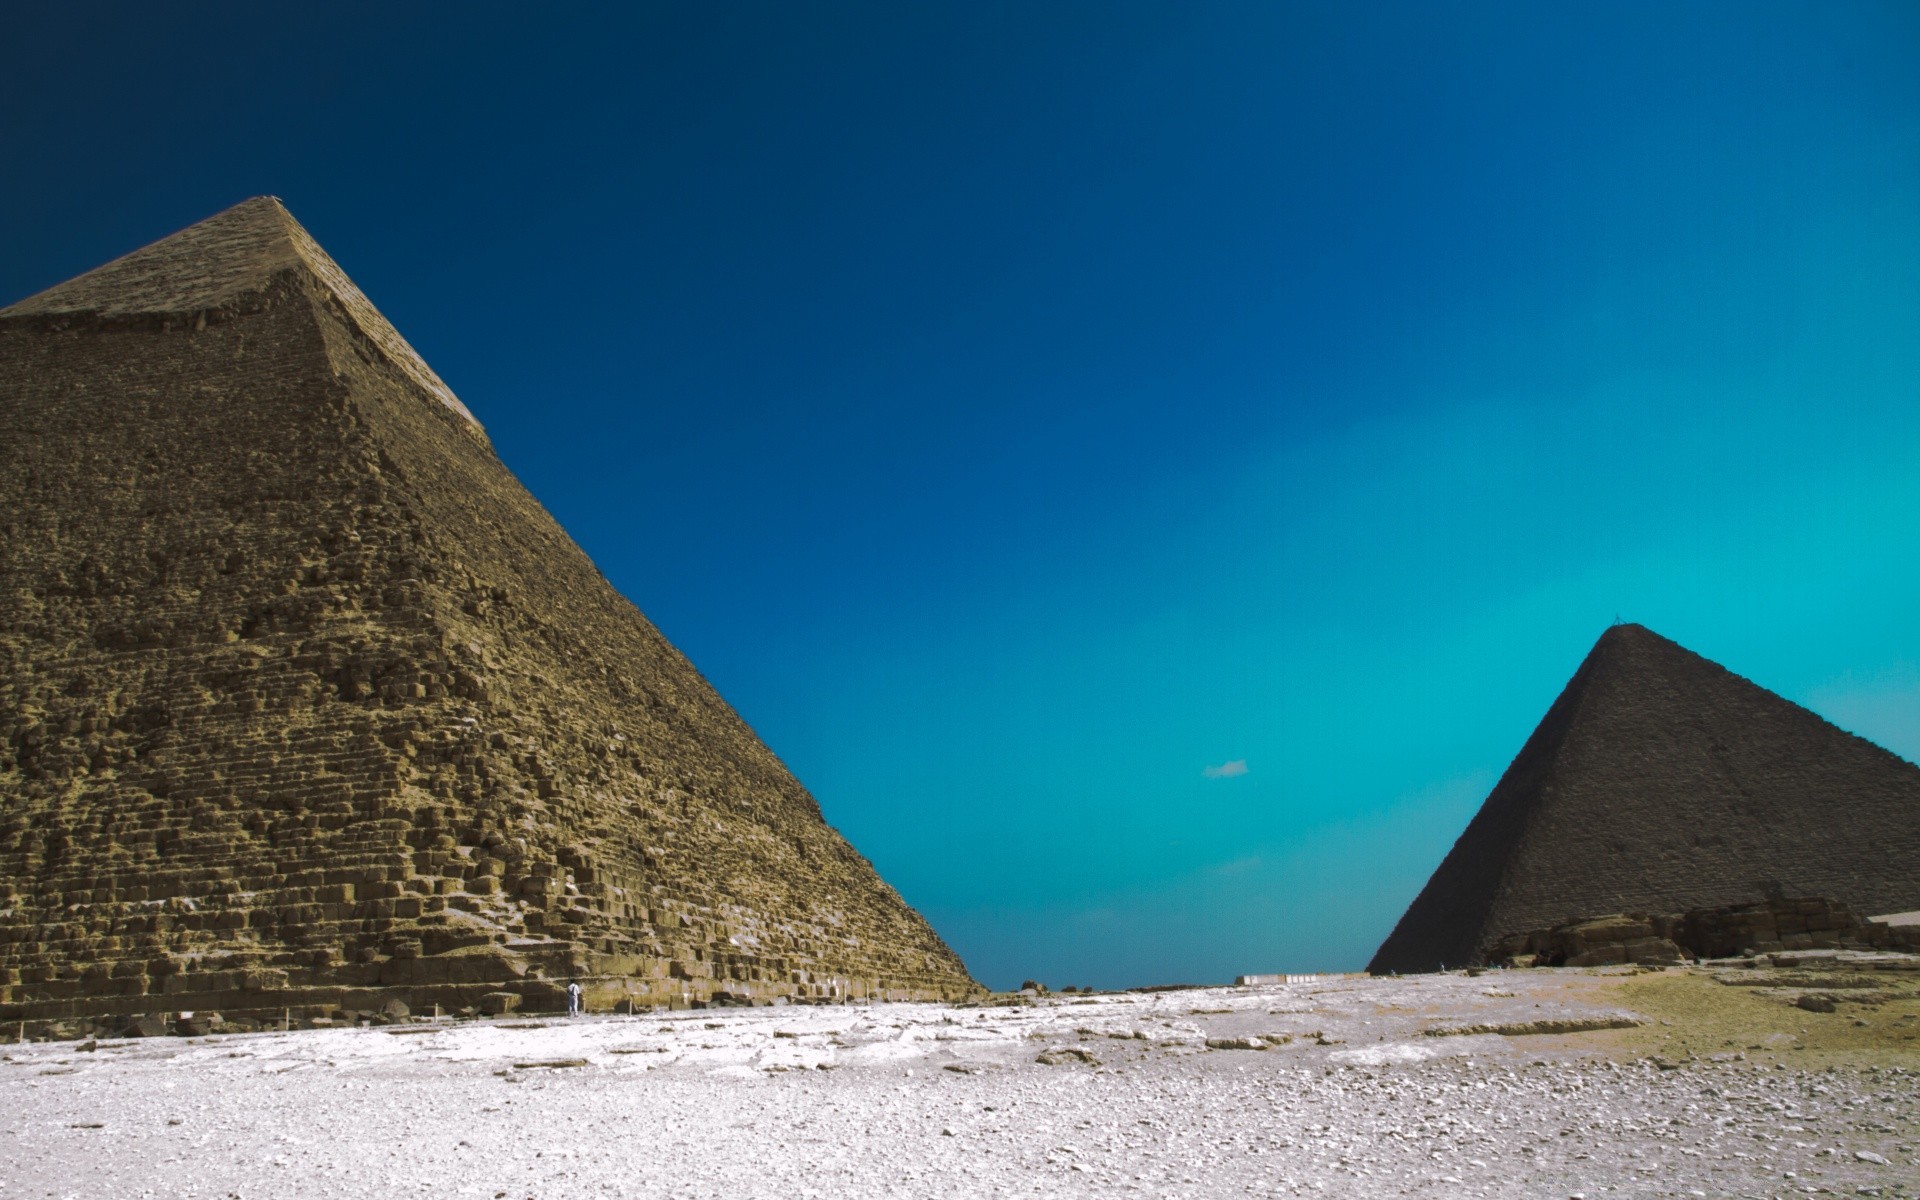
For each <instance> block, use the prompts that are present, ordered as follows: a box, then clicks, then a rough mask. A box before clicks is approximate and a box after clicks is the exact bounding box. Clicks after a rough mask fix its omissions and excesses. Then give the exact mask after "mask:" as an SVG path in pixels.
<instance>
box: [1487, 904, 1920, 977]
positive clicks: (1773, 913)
mask: <svg viewBox="0 0 1920 1200" xmlns="http://www.w3.org/2000/svg"><path fill="white" fill-rule="evenodd" d="M1795 950H1862V951H1865V950H1893V951H1900V952H1906V953H1912V952H1920V927H1911V926H1895V925H1888V924H1884V923H1881V922H1876V921H1868V920H1865V919H1863V918H1861V917H1860V916H1859V915H1858V914H1856V913H1855V912H1854V911H1853V909H1852V908H1850V907H1849V906H1848V905H1846V904H1844V903H1841V902H1840V901H1837V900H1830V899H1826V898H1824V897H1818V896H1815V897H1795V898H1779V897H1776V898H1774V899H1770V900H1763V901H1759V902H1757V903H1753V904H1735V905H1726V906H1723V907H1719V908H1702V909H1694V910H1692V911H1691V912H1685V913H1664V914H1646V913H1620V914H1613V915H1609V916H1603V917H1594V918H1590V919H1586V920H1580V921H1568V922H1565V923H1563V924H1560V925H1556V926H1554V927H1552V928H1551V929H1536V930H1533V931H1531V932H1528V933H1517V934H1509V935H1507V936H1505V937H1503V938H1500V939H1498V940H1496V941H1494V942H1491V943H1489V944H1488V945H1487V946H1485V947H1483V948H1482V949H1481V950H1480V952H1479V953H1477V954H1476V955H1474V956H1473V958H1472V960H1471V961H1470V962H1468V963H1462V964H1459V965H1462V966H1469V965H1486V964H1494V965H1500V964H1505V965H1510V966H1525V967H1533V966H1545V967H1561V966H1565V967H1595V966H1604V965H1607V964H1610V963H1640V964H1646V965H1656V966H1665V965H1670V964H1673V963H1679V962H1684V961H1687V960H1689V959H1694V958H1731V957H1734V956H1736V955H1754V954H1780V953H1787V952H1791V951H1795Z"/></svg>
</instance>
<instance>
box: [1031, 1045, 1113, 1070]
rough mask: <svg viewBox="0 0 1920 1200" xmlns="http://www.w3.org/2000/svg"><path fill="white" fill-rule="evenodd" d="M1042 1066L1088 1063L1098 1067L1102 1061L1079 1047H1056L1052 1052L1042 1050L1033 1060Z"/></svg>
mask: <svg viewBox="0 0 1920 1200" xmlns="http://www.w3.org/2000/svg"><path fill="white" fill-rule="evenodd" d="M1033 1061H1035V1062H1037V1063H1039V1064H1041V1065H1042V1066H1048V1067H1060V1066H1066V1065H1068V1064H1071V1063H1086V1064H1087V1065H1088V1066H1093V1067H1097V1066H1099V1065H1100V1060H1099V1059H1097V1058H1095V1057H1094V1056H1093V1055H1092V1054H1090V1053H1088V1052H1087V1051H1085V1050H1082V1049H1081V1048H1080V1047H1078V1046H1055V1047H1053V1048H1052V1049H1051V1050H1042V1051H1041V1052H1040V1053H1039V1055H1038V1056H1037V1057H1036V1058H1035V1059H1034V1060H1033Z"/></svg>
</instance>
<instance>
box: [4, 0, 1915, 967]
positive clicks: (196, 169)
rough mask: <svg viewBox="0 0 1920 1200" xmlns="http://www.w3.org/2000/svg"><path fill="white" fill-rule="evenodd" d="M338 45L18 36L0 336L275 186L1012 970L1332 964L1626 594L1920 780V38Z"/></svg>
mask: <svg viewBox="0 0 1920 1200" xmlns="http://www.w3.org/2000/svg"><path fill="white" fill-rule="evenodd" d="M324 7H325V8H326V11H325V12H324V13H309V14H306V15H302V16H278V15H270V13H269V10H266V9H261V8H259V7H258V6H237V5H221V4H214V5H210V6H207V7H206V8H205V9H204V11H197V12H196V13H195V14H194V15H193V16H192V17H190V18H189V17H183V16H182V15H181V14H180V13H178V12H173V11H170V10H169V11H164V12H163V11H160V10H155V9H152V8H151V7H150V6H131V5H128V6H125V7H124V8H122V9H121V10H120V11H118V12H117V13H113V14H111V17H112V19H104V18H101V17H100V16H98V15H97V14H96V15H89V16H86V17H84V18H80V17H74V16H71V15H68V14H66V13H64V12H59V11H55V6H44V7H43V8H41V9H39V10H30V11H26V12H24V13H21V14H15V15H14V16H13V17H12V18H11V20H12V25H11V26H10V29H11V33H10V36H9V38H8V39H7V41H6V42H5V43H4V44H0V103H4V108H5V111H6V112H8V114H9V120H8V121H7V122H6V123H5V125H4V126H0V162H4V163H5V164H6V171H7V175H8V186H7V187H5V188H4V189H0V229H4V230H5V232H4V234H0V303H4V302H10V301H11V300H13V299H16V298H18V297H20V296H24V295H26V294H28V293H31V292H33V291H37V290H39V289H40V288H42V287H45V286H47V285H50V284H52V283H54V282H57V281H59V280H60V279H63V278H66V277H68V276H70V275H73V274H75V273H77V272H79V271H81V270H84V269H86V268H88V267H91V266H93V265H96V264H98V263H99V262H102V261H104V260H106V259H108V258H111V257H113V256H115V255H117V254H120V253H124V252H125V251H127V250H129V249H132V248H133V247H135V246H138V245H140V244H142V243H144V242H147V241H150V240H152V239H153V238H155V237H157V236H160V235H162V234H164V233H167V232H170V231H172V230H174V229H177V228H179V227H181V226H183V225H186V224H189V223H191V222H192V221H194V220H197V219H198V218H200V217H202V216H205V215H208V214H210V213H212V212H214V211H216V210H218V209H220V208H224V207H226V206H227V205H229V204H232V203H234V202H235V201H237V200H240V199H242V198H244V197H246V196H249V195H254V194H259V193H263V192H268V193H273V194H276V195H279V196H281V197H282V198H284V199H285V200H286V201H287V203H288V205H289V207H290V208H291V209H292V210H293V212H294V214H295V215H296V216H297V217H299V218H300V220H301V221H302V222H303V223H304V224H305V225H306V226H307V227H308V228H309V229H310V230H311V231H312V232H313V233H314V235H315V236H316V237H317V238H318V239H319V240H320V242H321V243H322V244H323V245H324V246H326V247H327V248H328V250H329V251H330V252H331V253H332V254H333V256H334V257H335V258H336V259H338V260H339V261H340V263H341V264H342V266H344V267H345V268H346V270H347V271H348V273H349V274H351V275H352V276H353V277H354V278H355V280H356V281H357V282H358V283H359V284H360V286H361V287H362V288H363V289H364V290H365V291H366V292H367V293H368V294H369V296H371V297H372V299H373V300H374V302H375V303H376V304H378V305H379V306H380V307H381V309H382V310H383V311H384V312H385V313H386V314H387V315H388V316H389V317H390V318H391V319H392V320H393V321H394V323H395V324H396V325H397V326H398V327H399V328H400V329H401V331H402V332H403V333H404V334H405V335H406V336H407V337H408V338H409V339H410V340H411V341H412V342H413V343H414V345H415V346H416V347H418V348H419V349H420V350H421V352H422V353H423V354H424V355H425V357H426V358H427V360H428V361H429V362H431V363H432V364H433V366H434V367H435V369H436V370H437V371H438V372H439V373H440V374H441V375H442V376H443V377H444V378H445V379H446V380H447V381H448V382H449V383H450V384H451V385H452V386H453V388H454V389H455V390H456V391H457V392H458V393H459V394H460V396H461V397H462V399H463V400H465V402H466V403H467V404H468V406H469V407H470V408H472V409H473V411H474V413H475V414H476V415H477V416H478V417H479V418H480V420H481V421H482V422H483V423H484V424H485V425H486V426H487V428H488V430H489V432H490V434H491V435H492V437H493V439H494V442H495V445H496V447H497V448H498V450H499V452H500V454H501V456H502V457H503V458H504V459H505V460H506V462H507V463H508V465H509V466H511V467H512V468H513V469H514V470H515V471H516V472H517V473H518V474H519V475H520V477H521V478H522V479H523V480H524V481H525V482H526V483H527V485H528V487H529V488H531V489H532V491H533V492H534V494H535V495H536V496H538V497H540V499H541V500H542V501H543V502H544V503H545V504H546V505H547V506H548V507H549V508H550V509H551V510H552V511H553V513H554V514H555V515H556V516H557V517H558V518H559V519H560V521H561V522H562V523H563V524H564V525H565V526H566V527H567V529H568V530H569V531H570V532H571V533H572V534H573V535H574V537H575V538H576V539H577V540H578V541H580V543H581V544H582V545H583V546H585V547H586V549H587V550H588V551H589V553H591V554H592V555H593V556H594V558H595V560H596V561H597V562H598V563H599V564H600V566H601V567H602V569H603V570H604V571H605V572H606V573H607V575H608V577H609V578H610V579H612V580H613V582H614V583H615V584H616V585H617V586H618V587H620V588H621V589H622V590H623V591H624V592H625V593H626V594H627V595H629V596H630V597H632V598H633V600H634V601H635V602H636V603H637V604H638V605H639V606H640V607H641V609H642V610H643V611H645V612H646V613H647V614H648V616H649V617H651V618H652V619H653V620H654V621H655V623H656V624H658V625H659V626H660V627H661V629H662V630H663V632H665V633H666V634H667V636H668V637H669V638H671V639H672V640H673V641H674V642H675V643H676V644H677V645H679V646H680V647H681V648H682V649H683V650H685V651H686V652H687V653H688V655H689V656H690V657H691V658H692V659H693V660H694V662H695V663H696V664H697V665H698V666H699V667H700V668H701V669H702V670H703V671H704V672H705V673H706V674H707V676H708V677H709V678H710V679H712V680H713V681H714V683H715V684H716V685H717V686H718V687H719V688H720V690H721V692H722V693H723V694H724V695H726V696H727V697H728V699H729V700H731V701H732V703H733V704H734V705H735V706H736V707H737V708H738V709H739V710H740V711H741V712H742V714H743V715H744V716H745V717H746V718H747V719H748V720H749V721H750V722H751V723H752V724H753V725H754V727H755V728H756V729H757V730H758V731H759V732H760V733H761V735H762V736H763V737H764V738H765V739H766V740H767V741H768V742H769V744H770V745H772V747H773V748H774V750H775V751H776V752H777V753H779V754H780V755H781V756H782V757H783V758H784V759H785V760H786V762H787V763H788V764H789V765H790V766H791V767H792V768H793V769H794V771H795V772H796V773H797V774H798V775H799V776H800V778H801V779H802V780H803V781H804V782H805V783H806V784H807V785H808V786H809V787H810V788H812V789H813V791H814V792H815V794H816V795H817V796H818V797H819V799H820V801H821V804H822V807H823V808H824V809H825V811H826V813H827V816H828V819H829V820H831V821H832V822H833V823H834V824H835V825H836V826H838V827H839V828H840V829H841V830H842V831H843V832H845V833H846V834H847V835H848V836H849V837H850V838H851V839H852V840H853V841H854V843H855V844H856V845H857V846H858V847H859V848H860V849H861V850H862V851H863V852H865V853H866V854H867V855H868V856H869V857H870V858H872V859H873V861H874V862H875V864H876V865H877V866H878V867H879V868H880V870H881V872H882V873H883V874H884V875H885V876H886V877H887V878H888V879H889V880H890V881H891V882H892V883H893V884H894V885H895V886H896V887H898V888H899V889H900V890H901V892H902V893H903V894H904V895H905V896H906V897H907V899H908V900H909V901H911V902H912V903H914V904H915V905H916V906H918V907H919V908H920V909H921V910H922V911H923V912H925V913H926V914H927V916H928V917H929V918H930V919H931V920H932V921H933V923H934V925H935V926H936V928H938V929H939V930H940V931H941V932H942V934H944V935H945V936H946V937H947V939H948V940H949V942H951V943H952V944H953V945H954V947H955V948H956V949H957V950H958V951H960V953H961V954H962V956H963V957H964V958H965V959H966V960H967V962H968V964H969V965H970V966H971V967H972V968H973V970H974V972H975V974H976V975H977V976H978V977H979V978H981V979H982V980H983V981H985V982H988V983H991V984H995V985H999V986H1005V985H1008V984H1012V983H1017V982H1018V981H1019V980H1020V979H1021V978H1024V977H1036V978H1040V979H1043V980H1045V981H1047V982H1050V983H1052V984H1054V985H1055V986H1059V985H1062V984H1092V985H1124V984H1133V983H1145V982H1165V981H1174V980H1187V979H1191V980H1219V979H1223V978H1227V977H1229V976H1231V975H1233V974H1234V973H1236V972H1240V971H1264V970H1286V969H1295V970H1302V969H1314V968H1321V969H1352V968H1357V967H1359V966H1360V965H1362V964H1363V963H1364V962H1365V960H1366V958H1367V957H1368V956H1369V954H1370V953H1371V952H1372V950H1373V948H1374V947H1375V945H1377V943H1378V942H1379V940H1380V938H1381V937H1383V936H1384V935H1385V933H1386V932H1387V930H1388V929H1389V928H1390V927H1391V925H1392V923H1393V921H1394V919H1395V918H1396V917H1397V916H1398V914H1399V912H1400V911H1401V909H1402V908H1403V907H1404V906H1405V904H1406V903H1407V901H1408V900H1410V899H1411V897H1412V896H1413V894H1414V893H1415V892H1416V891H1417V890H1418V888H1419V886H1420V885H1421V883H1422V882H1424V880H1425V877H1426V875H1427V873H1428V872H1429V871H1431V870H1432V868H1433V866H1434V865H1435V864H1436V863H1437V862H1438V861H1439V859H1440V857H1441V856H1442V855H1443V854H1444V853H1445V851H1446V849H1447V848H1448V846H1449V845H1450V844H1451V842H1452V839H1453V838H1454V837H1455V836H1456V835H1457V833H1458V832H1459V830H1460V829H1461V828H1462V827H1463V826H1464V824H1465V822H1466V820H1467V818H1468V817H1469V816H1470V815H1471V814H1472V812H1473V810H1474V809H1475V807H1476V806H1477V805H1478V803H1479V801H1480V800H1481V799H1482V798H1483V797H1484V795H1485V793H1486V791H1487V790H1488V788H1489V787H1491V785H1492V783H1493V781H1494V780H1495V779H1496V778H1497V777H1498V775H1499V772H1500V771H1501V769H1502V768H1503V767H1504V766H1505V764H1506V762H1507V760H1508V759H1509V758H1510V757H1511V756H1512V755H1513V753H1514V752H1515V751H1516V750H1517V749H1518V748H1519V746H1520V744H1521V743H1522V742H1523V741H1524V740H1525V738H1526V735H1527V733H1528V732H1529V731H1530V730H1531V729H1532V726H1533V724H1534V722H1535V721H1536V720H1538V718H1539V717H1540V715H1541V714H1542V713H1543V712H1544V711H1545V709H1546V707H1547V705H1548V704H1549V703H1550V702H1551V701H1552V699H1553V697H1554V696H1555V695H1556V694H1557V692H1558V690H1559V688H1560V687H1561V685H1562V684H1563V683H1564V682H1565V680H1566V678H1567V676H1568V675H1569V674H1570V673H1571V672H1572V670H1573V669H1574V667H1575V666H1576V665H1577V664H1578V662H1579V660H1580V658H1581V656H1582V655H1583V654H1584V653H1585V652H1586V650H1587V648H1588V647H1589V646H1590V645H1591V643H1592V642H1593V640H1594V639H1595V638H1596V637H1597V636H1598V635H1599V634H1600V632H1601V631H1602V630H1603V629H1604V628H1605V627H1606V625H1607V624H1608V623H1609V622H1611V621H1612V620H1613V619H1614V618H1615V617H1616V616H1618V617H1620V618H1622V619H1626V620H1633V621H1639V622H1642V623H1644V624H1647V625H1649V626H1651V627H1652V628H1654V629H1656V630H1658V631H1660V632H1662V633H1664V634H1666V635H1667V636H1669V637H1672V638H1674V639H1676V640H1678V641H1680V642H1681V643H1682V644H1684V645H1686V646H1689V647H1690V648H1692V649H1694V650H1697V651H1699V652H1700V653H1703V654H1705V655H1707V656H1709V657H1711V658H1714V659H1715V660H1717V661H1719V662H1721V663H1723V664H1725V665H1726V666H1728V667H1730V668H1731V669H1733V670H1735V671H1737V672H1739V673H1741V674H1743V675H1746V676H1748V677H1749V678H1751V679H1753V680H1755V681H1756V682H1758V683H1761V684H1762V685H1764V686H1767V687H1769V688H1772V689H1774V690H1776V691H1779V692H1781V693H1782V694H1784V695H1786V696H1788V697H1790V698H1792V699H1795V700H1797V701H1800V702H1801V703H1804V704H1807V705H1809V706H1810V707H1812V708H1814V709H1815V710H1816V711H1818V712H1820V713H1822V714H1823V715H1826V716H1827V717H1829V718H1830V719H1833V720H1835V721H1837V722H1839V723H1840V724H1842V725H1844V726H1845V727H1847V728H1849V729H1852V730H1854V731H1856V732H1858V733H1861V734H1863V735H1865V736H1868V737H1871V738H1873V739H1874V740H1876V741H1879V742H1880V743H1881V744H1883V745H1885V746H1887V747H1889V748H1891V749H1893V750H1895V751H1896V752H1898V753H1900V754H1902V755H1904V756H1905V757H1907V758H1909V759H1916V758H1920V621H1916V620H1915V617H1916V615H1917V614H1920V554H1917V553H1916V550H1917V549H1920V547H1917V546H1916V541H1917V540H1920V535H1917V531H1920V404H1916V401H1917V400H1920V333H1916V331H1917V330H1920V270H1916V269H1915V265H1916V263H1920V71H1915V70H1914V69H1913V64H1914V63H1915V62H1916V61H1920V8H1916V7H1914V6H1913V5H1911V4H1908V3H1888V4H1874V3H1849V4H1845V5H1832V4H1780V3H1728V4H1709V3H1695V4H1688V5H1681V6H1673V5H1666V4H1645V5H1637V4H1608V5H1585V6H1562V5H1537V4H1515V5H1475V4H1457V5H1445V6H1436V5H1405V6H1402V5H1394V4H1373V5H1364V6H1356V5H1351V4H1327V5H1312V4H1279V3H1246V4H1228V3H1192V4H1180V5H1166V4H1129V3H1118V2H1109V0H1102V2H1099V3H1084V4H1076V3H1050V4H1041V5H1033V4H1017V5H1016V4H992V3H966V4H958V3H955V4H914V5H900V4H893V3H884V4H871V5H867V4H825V5H785V4H782V5H774V4H725V3H721V4H691V3H689V4H676V5H650V4H636V5H628V6H619V7H609V8H607V9H605V10H602V11H599V12H586V11H570V12H566V13H562V14H560V15H556V14H555V13H552V12H546V11H541V12H537V13H536V12H534V11H533V10H529V9H525V8H520V7H512V8H510V7H504V6H502V7H486V6H474V7H471V8H467V9H465V10H464V11H463V12H462V15H461V16H460V17H458V18H457V19H452V20H450V19H448V18H446V17H444V16H443V15H438V14H436V13H435V12H432V11H429V10H428V9H426V8H424V7H422V8H408V7H406V6H398V7H395V6H384V5H383V6H358V7H356V6H354V5H350V4H339V5H329V6H324ZM1228 764H1241V765H1242V766H1243V767H1244V770H1241V769H1238V768H1234V769H1229V770H1220V769H1219V768H1222V767H1226V766H1227V765H1228ZM1209 768H1213V769H1214V770H1212V771H1211V772H1209Z"/></svg>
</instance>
